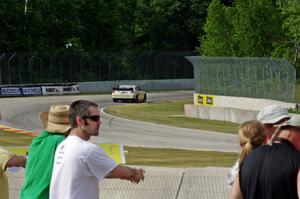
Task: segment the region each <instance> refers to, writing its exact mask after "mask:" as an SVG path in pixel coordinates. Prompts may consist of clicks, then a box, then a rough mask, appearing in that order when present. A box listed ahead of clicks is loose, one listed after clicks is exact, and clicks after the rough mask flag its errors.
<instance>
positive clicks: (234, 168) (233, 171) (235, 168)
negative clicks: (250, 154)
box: [226, 160, 239, 190]
mask: <svg viewBox="0 0 300 199" xmlns="http://www.w3.org/2000/svg"><path fill="white" fill-rule="evenodd" d="M238 172H239V160H237V161H236V162H235V164H234V165H233V166H232V167H231V168H230V170H229V172H228V173H227V176H226V182H227V186H228V189H229V190H230V189H231V187H232V185H233V181H234V179H235V178H236V176H237V174H238Z"/></svg>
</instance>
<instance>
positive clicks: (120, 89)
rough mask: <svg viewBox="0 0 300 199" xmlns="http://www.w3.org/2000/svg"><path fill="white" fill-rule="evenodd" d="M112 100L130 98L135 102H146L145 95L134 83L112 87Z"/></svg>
mask: <svg viewBox="0 0 300 199" xmlns="http://www.w3.org/2000/svg"><path fill="white" fill-rule="evenodd" d="M111 96H112V99H113V102H118V101H125V100H131V101H133V102H136V103H142V102H146V100H147V95H146V92H145V91H141V90H140V89H139V87H138V86H136V85H119V86H117V87H114V88H113V89H112V92H111Z"/></svg>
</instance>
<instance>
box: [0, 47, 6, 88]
mask: <svg viewBox="0 0 300 199" xmlns="http://www.w3.org/2000/svg"><path fill="white" fill-rule="evenodd" d="M4 56H5V53H2V55H1V57H0V60H1V59H2V58H3V57H4ZM1 77H2V67H1V66H0V85H2V79H1Z"/></svg>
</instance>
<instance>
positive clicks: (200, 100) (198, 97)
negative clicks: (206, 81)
mask: <svg viewBox="0 0 300 199" xmlns="http://www.w3.org/2000/svg"><path fill="white" fill-rule="evenodd" d="M214 98H215V96H213V95H203V94H197V93H194V99H195V104H196V105H204V106H214V105H215V99H214Z"/></svg>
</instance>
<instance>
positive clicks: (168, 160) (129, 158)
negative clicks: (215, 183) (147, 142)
mask: <svg viewBox="0 0 300 199" xmlns="http://www.w3.org/2000/svg"><path fill="white" fill-rule="evenodd" d="M124 149H125V150H126V151H128V153H125V157H126V164H129V165H143V166H160V167H176V168H178V167H179V168H184V167H208V166H213V167H230V166H232V165H233V164H234V162H235V161H236V160H237V158H238V154H237V153H229V152H213V151H195V150H181V149H162V148H144V147H129V146H125V147H124Z"/></svg>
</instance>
